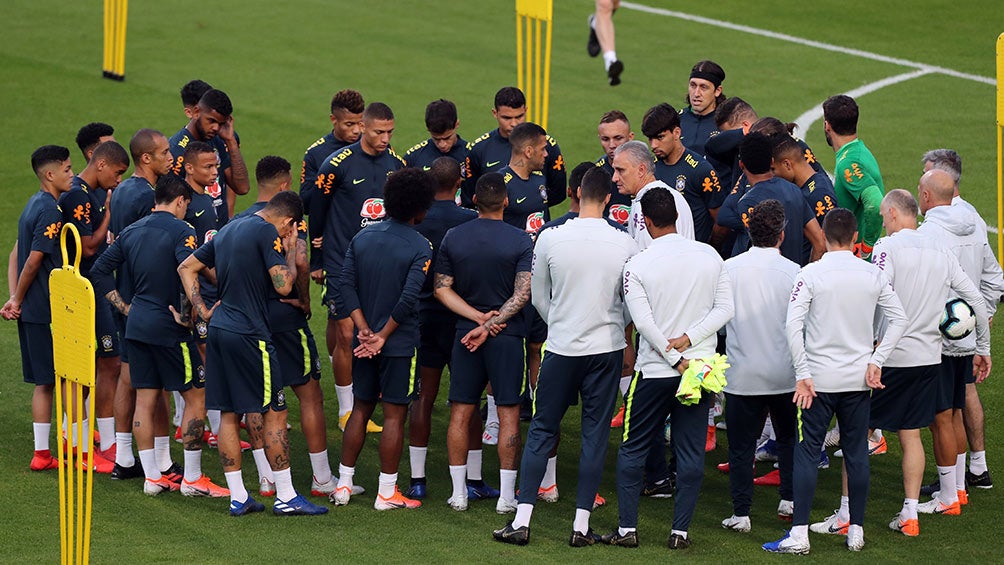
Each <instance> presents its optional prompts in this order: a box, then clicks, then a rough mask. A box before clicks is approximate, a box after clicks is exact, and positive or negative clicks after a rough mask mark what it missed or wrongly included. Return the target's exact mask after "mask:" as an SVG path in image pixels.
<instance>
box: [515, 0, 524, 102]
mask: <svg viewBox="0 0 1004 565" xmlns="http://www.w3.org/2000/svg"><path fill="white" fill-rule="evenodd" d="M516 86H517V87H519V89H520V90H525V85H524V84H523V15H522V14H520V13H519V10H517V11H516Z"/></svg>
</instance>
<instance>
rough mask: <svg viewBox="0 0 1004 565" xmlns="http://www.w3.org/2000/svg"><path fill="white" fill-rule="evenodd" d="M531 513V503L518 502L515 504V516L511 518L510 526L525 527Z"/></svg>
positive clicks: (528, 522)
mask: <svg viewBox="0 0 1004 565" xmlns="http://www.w3.org/2000/svg"><path fill="white" fill-rule="evenodd" d="M532 515H533V505H532V504H524V503H522V502H521V503H519V504H517V505H516V517H515V518H513V519H512V527H513V528H514V529H515V528H525V527H527V526H529V525H530V516H532Z"/></svg>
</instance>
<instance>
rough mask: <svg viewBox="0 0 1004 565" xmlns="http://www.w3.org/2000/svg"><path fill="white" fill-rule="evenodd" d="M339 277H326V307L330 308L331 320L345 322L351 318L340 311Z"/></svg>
mask: <svg viewBox="0 0 1004 565" xmlns="http://www.w3.org/2000/svg"><path fill="white" fill-rule="evenodd" d="M339 278H340V277H339V276H334V275H331V274H329V275H327V276H325V277H324V299H323V302H324V305H325V306H326V307H327V308H328V319H329V320H344V319H345V318H348V317H349V313H348V312H339V311H338V296H339V294H338V280H339Z"/></svg>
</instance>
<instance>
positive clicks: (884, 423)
mask: <svg viewBox="0 0 1004 565" xmlns="http://www.w3.org/2000/svg"><path fill="white" fill-rule="evenodd" d="M940 375H941V365H940V364H937V365H922V366H920V367H883V368H882V384H884V385H885V388H881V389H875V390H873V391H872V403H871V417H870V418H869V420H870V423H869V427H871V428H878V429H881V430H889V431H898V430H919V429H921V428H926V427H928V426H930V425H931V422H933V421H934V413H935V411H936V410H937V405H938V395H937V394H936V391H937V389H938V388H937V387H938V379H939V377H940Z"/></svg>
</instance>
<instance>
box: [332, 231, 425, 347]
mask: <svg viewBox="0 0 1004 565" xmlns="http://www.w3.org/2000/svg"><path fill="white" fill-rule="evenodd" d="M431 264H432V244H431V243H429V240H427V239H425V237H423V236H422V234H420V233H418V232H417V231H415V230H414V229H412V227H411V226H410V225H408V224H404V223H401V222H399V221H397V220H394V219H389V220H387V221H385V222H380V223H379V224H375V225H372V226H368V227H366V229H363V230H361V231H360V232H359V233H358V234H356V236H355V237H353V238H352V241H351V242H350V243H349V248H348V250H347V251H346V252H345V263H344V265H343V266H342V273H341V279H340V280H339V293H338V295H339V296H338V311H339V312H352V311H353V310H355V309H357V308H358V309H360V310H362V313H363V317H365V318H366V323H367V325H369V327H370V329H371V330H373V331H374V332H379V331H380V330H381V329H383V327H384V326H385V325H387V320H388V319H390V318H391V317H393V318H394V321H395V322H397V323H398V327H397V329H396V330H394V333H392V334H390V337H388V338H387V341H386V342H385V343H384V346H383V349H382V351H381V355H383V356H385V357H411V356H412V355H414V353H415V348H416V347H418V337H419V334H418V295H419V293H420V292H421V290H422V284H423V283H424V282H425V278H426V274H427V273H428V272H429V267H430V266H431ZM353 343H354V344H355V345H358V340H357V339H354V340H353Z"/></svg>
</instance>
